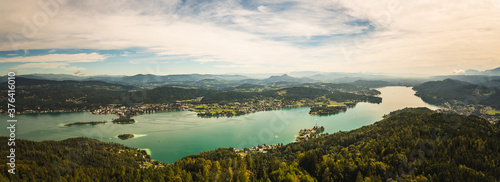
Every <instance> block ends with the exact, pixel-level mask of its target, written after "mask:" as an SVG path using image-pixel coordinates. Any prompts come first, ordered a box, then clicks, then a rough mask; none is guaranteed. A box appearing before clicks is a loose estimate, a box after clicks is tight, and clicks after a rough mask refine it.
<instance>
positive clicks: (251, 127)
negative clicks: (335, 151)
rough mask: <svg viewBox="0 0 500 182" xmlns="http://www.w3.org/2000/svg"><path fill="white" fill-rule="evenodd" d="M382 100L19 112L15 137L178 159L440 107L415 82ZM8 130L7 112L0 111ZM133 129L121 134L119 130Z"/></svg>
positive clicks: (164, 159)
mask: <svg viewBox="0 0 500 182" xmlns="http://www.w3.org/2000/svg"><path fill="white" fill-rule="evenodd" d="M377 90H379V91H380V92H381V93H382V94H381V95H380V96H381V97H382V103H380V104H371V103H358V104H357V105H356V107H354V108H349V109H348V110H347V111H346V112H343V113H339V114H336V115H330V116H312V115H309V108H308V107H301V108H288V109H281V110H273V111H262V112H257V113H252V114H247V115H242V116H236V117H220V118H201V117H198V116H196V113H195V112H190V111H175V112H161V113H156V114H144V115H139V116H135V117H134V119H135V120H136V121H137V122H136V123H134V124H113V123H107V124H100V125H94V126H91V125H82V126H70V127H66V126H63V125H64V124H67V123H73V122H88V121H109V122H111V120H112V119H113V118H117V116H116V115H92V114H90V113H88V112H74V113H43V114H21V115H17V116H16V119H17V120H18V122H17V124H16V138H18V139H28V140H35V141H42V140H63V139H67V138H73V137H89V138H95V139H99V140H101V141H104V142H116V143H121V144H124V145H127V146H130V147H135V148H141V149H149V151H150V152H151V157H152V158H153V159H155V160H158V161H161V162H166V163H173V162H175V161H176V160H179V159H180V158H182V157H184V156H186V155H191V154H197V153H199V152H201V151H207V150H214V149H216V148H219V147H234V148H240V149H241V148H245V147H248V148H250V147H253V146H256V145H259V144H277V143H283V144H287V143H290V142H293V141H294V140H295V136H296V134H297V132H298V131H299V130H300V129H303V128H312V127H313V126H314V125H316V124H317V125H319V126H324V127H325V132H327V133H334V132H338V131H349V130H353V129H356V128H360V127H361V126H365V125H370V124H372V123H374V122H376V121H379V120H380V119H382V116H383V115H384V114H388V113H389V112H391V111H394V110H397V109H402V108H405V107H428V108H430V109H433V110H435V109H437V108H438V107H437V106H433V105H430V104H427V103H425V102H423V101H422V100H421V99H420V98H419V97H417V96H415V95H414V94H415V91H413V90H412V89H411V87H384V88H378V89H377ZM0 119H1V121H2V122H0V123H2V124H1V125H2V126H3V128H4V129H3V132H0V134H1V135H2V136H6V134H7V132H8V130H7V129H6V128H5V127H7V126H8V123H7V122H6V120H7V119H9V118H8V116H7V115H0ZM128 133H131V134H134V135H136V137H135V138H132V139H128V140H121V139H119V138H117V136H118V135H119V134H128Z"/></svg>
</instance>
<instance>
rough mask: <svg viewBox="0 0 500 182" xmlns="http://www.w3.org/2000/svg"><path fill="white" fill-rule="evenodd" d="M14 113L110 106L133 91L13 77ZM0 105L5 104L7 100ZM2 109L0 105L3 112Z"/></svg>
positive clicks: (2, 89) (1, 87)
mask: <svg viewBox="0 0 500 182" xmlns="http://www.w3.org/2000/svg"><path fill="white" fill-rule="evenodd" d="M15 82H16V83H15V85H16V89H15V90H16V95H15V99H16V106H18V107H16V111H20V112H23V111H26V110H32V111H38V110H39V109H42V110H66V111H72V110H82V109H90V108H93V107H96V106H99V105H106V104H111V103H113V102H114V101H116V100H118V99H120V95H122V94H125V93H127V92H129V91H130V90H133V89H136V88H135V87H133V86H129V85H119V84H111V83H106V82H102V81H53V80H37V79H29V78H21V77H17V78H16V79H15ZM7 90H8V88H7V82H4V83H1V84H0V94H2V95H3V96H6V95H7ZM0 102H2V103H7V97H1V99H0ZM5 106H6V105H0V109H3V110H5Z"/></svg>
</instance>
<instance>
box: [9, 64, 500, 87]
mask: <svg viewBox="0 0 500 182" xmlns="http://www.w3.org/2000/svg"><path fill="white" fill-rule="evenodd" d="M264 75H265V74H260V75H259V74H253V75H239V74H233V75H230V74H177V75H153V74H137V75H133V76H124V75H97V76H75V75H67V74H27V75H19V76H18V77H23V78H30V79H40V80H55V81H63V80H74V81H103V82H108V83H114V84H125V85H134V86H146V87H149V88H152V87H158V86H183V87H186V86H187V87H193V88H207V89H211V88H218V89H221V88H227V87H236V86H238V85H242V84H252V85H269V84H271V85H273V86H277V87H280V86H293V85H298V84H302V83H316V82H323V83H352V84H354V85H358V86H365V87H371V88H375V87H383V86H390V85H404V86H412V85H418V84H421V83H423V82H426V81H438V80H444V79H447V78H450V79H455V80H460V81H465V82H469V83H473V84H480V85H485V86H494V87H500V67H499V68H495V69H491V70H486V71H477V70H467V71H466V72H465V73H464V74H461V75H443V76H433V77H429V78H420V79H417V78H401V77H395V76H386V75H378V74H371V73H341V72H314V71H302V72H291V73H288V74H282V75H279V74H274V75H271V76H269V74H267V75H268V76H267V77H262V76H264ZM0 79H2V80H6V76H3V77H0Z"/></svg>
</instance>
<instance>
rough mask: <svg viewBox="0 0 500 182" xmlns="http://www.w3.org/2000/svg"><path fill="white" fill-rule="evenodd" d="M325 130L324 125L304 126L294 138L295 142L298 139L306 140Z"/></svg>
mask: <svg viewBox="0 0 500 182" xmlns="http://www.w3.org/2000/svg"><path fill="white" fill-rule="evenodd" d="M323 131H325V127H323V126H318V125H317V124H316V126H314V127H313V128H306V129H301V130H300V131H299V133H298V135H297V137H296V138H295V141H296V142H299V141H307V140H309V138H313V137H315V136H316V135H317V134H319V133H321V132H323Z"/></svg>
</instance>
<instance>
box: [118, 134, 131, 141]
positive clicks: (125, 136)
mask: <svg viewBox="0 0 500 182" xmlns="http://www.w3.org/2000/svg"><path fill="white" fill-rule="evenodd" d="M118 138H120V139H122V140H126V139H129V138H134V134H121V135H118Z"/></svg>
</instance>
